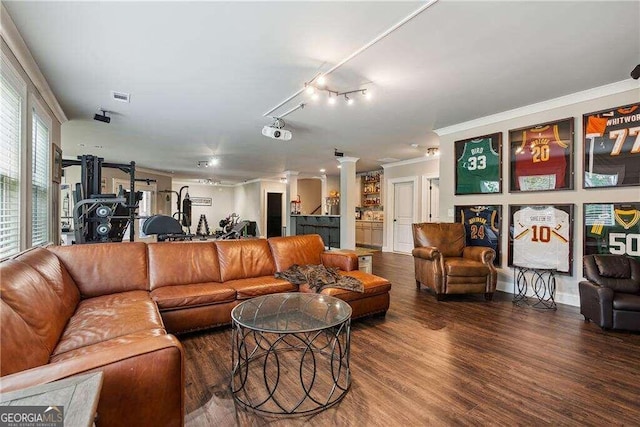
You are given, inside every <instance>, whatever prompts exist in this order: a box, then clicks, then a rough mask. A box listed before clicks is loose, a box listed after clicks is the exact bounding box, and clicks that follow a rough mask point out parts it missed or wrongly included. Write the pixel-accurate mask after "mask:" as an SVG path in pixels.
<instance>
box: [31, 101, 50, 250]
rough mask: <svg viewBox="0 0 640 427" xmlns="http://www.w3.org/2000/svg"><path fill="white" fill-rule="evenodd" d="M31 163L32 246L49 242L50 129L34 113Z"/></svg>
mask: <svg viewBox="0 0 640 427" xmlns="http://www.w3.org/2000/svg"><path fill="white" fill-rule="evenodd" d="M32 136H33V138H32V146H31V152H32V159H31V160H32V163H31V201H32V204H31V245H32V246H38V245H44V244H45V243H47V242H49V170H50V169H51V168H50V165H49V153H50V151H51V148H50V143H49V128H48V127H47V125H46V123H45V122H44V121H43V120H42V119H41V118H40V116H38V114H37V113H36V111H35V110H34V111H33V132H32Z"/></svg>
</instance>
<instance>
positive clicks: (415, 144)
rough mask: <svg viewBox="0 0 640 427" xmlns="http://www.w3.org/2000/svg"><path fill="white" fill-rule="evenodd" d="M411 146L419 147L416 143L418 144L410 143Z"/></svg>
mask: <svg viewBox="0 0 640 427" xmlns="http://www.w3.org/2000/svg"><path fill="white" fill-rule="evenodd" d="M411 146H412V147H413V148H418V147H419V145H418V144H411Z"/></svg>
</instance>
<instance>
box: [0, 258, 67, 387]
mask: <svg viewBox="0 0 640 427" xmlns="http://www.w3.org/2000/svg"><path fill="white" fill-rule="evenodd" d="M0 296H1V298H2V312H1V313H0V314H1V316H2V317H1V319H0V325H1V327H0V342H1V344H2V345H1V346H0V348H1V352H2V353H1V356H2V363H0V365H1V368H0V369H1V372H2V375H6V374H9V373H13V372H17V371H21V370H24V369H29V368H33V367H35V366H39V365H42V364H44V363H46V362H47V361H48V359H49V356H50V354H51V352H52V351H53V349H54V348H55V346H56V344H57V342H58V339H59V338H60V336H61V335H62V333H63V330H64V328H65V325H66V323H67V321H68V319H69V318H68V317H67V316H66V315H65V312H66V310H65V307H64V304H63V303H62V300H61V299H60V297H59V296H58V294H56V292H55V291H54V288H53V287H52V286H50V285H49V283H47V281H46V280H45V278H44V277H42V276H41V275H40V273H38V272H37V271H36V270H35V269H34V268H32V267H31V266H29V265H28V264H26V263H24V262H21V261H17V260H13V259H11V260H7V261H4V262H2V263H1V264H0Z"/></svg>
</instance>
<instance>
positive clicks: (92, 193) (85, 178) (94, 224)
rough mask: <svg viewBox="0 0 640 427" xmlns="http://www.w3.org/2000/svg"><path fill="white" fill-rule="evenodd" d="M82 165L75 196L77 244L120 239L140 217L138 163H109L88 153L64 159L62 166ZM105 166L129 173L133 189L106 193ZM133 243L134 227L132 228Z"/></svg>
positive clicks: (121, 189)
mask: <svg viewBox="0 0 640 427" xmlns="http://www.w3.org/2000/svg"><path fill="white" fill-rule="evenodd" d="M70 166H80V168H81V170H80V182H79V183H77V184H76V188H75V191H74V192H73V198H74V200H75V204H74V207H73V220H74V230H75V243H77V244H82V243H100V242H120V241H122V240H123V238H124V231H125V229H126V228H127V226H128V225H129V223H131V224H133V223H134V221H135V218H136V210H137V209H138V202H139V201H140V199H141V198H142V193H140V192H138V193H136V191H135V182H136V179H135V174H136V163H135V162H130V163H128V164H124V163H109V162H105V161H104V159H103V158H102V157H98V156H94V155H91V154H85V155H82V156H78V158H77V160H73V159H62V167H63V168H67V167H70ZM102 168H113V169H118V170H121V171H122V172H124V173H126V174H128V175H129V183H130V189H129V190H128V191H127V190H125V189H123V188H120V190H119V191H118V194H117V195H116V194H102ZM129 229H130V231H129V240H130V241H132V242H133V240H134V236H135V231H134V227H129Z"/></svg>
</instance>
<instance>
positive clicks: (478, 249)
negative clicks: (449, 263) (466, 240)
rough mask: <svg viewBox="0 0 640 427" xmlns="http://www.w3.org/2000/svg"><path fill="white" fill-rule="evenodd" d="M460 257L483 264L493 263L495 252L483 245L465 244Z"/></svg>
mask: <svg viewBox="0 0 640 427" xmlns="http://www.w3.org/2000/svg"><path fill="white" fill-rule="evenodd" d="M462 257H463V258H468V259H472V260H474V261H478V262H481V263H483V264H493V260H494V258H495V257H496V252H495V251H494V250H493V249H491V248H487V247H485V246H465V247H464V249H463V250H462Z"/></svg>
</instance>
